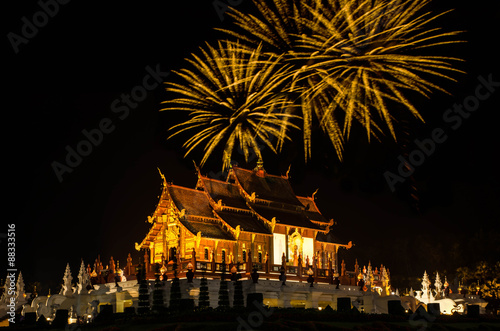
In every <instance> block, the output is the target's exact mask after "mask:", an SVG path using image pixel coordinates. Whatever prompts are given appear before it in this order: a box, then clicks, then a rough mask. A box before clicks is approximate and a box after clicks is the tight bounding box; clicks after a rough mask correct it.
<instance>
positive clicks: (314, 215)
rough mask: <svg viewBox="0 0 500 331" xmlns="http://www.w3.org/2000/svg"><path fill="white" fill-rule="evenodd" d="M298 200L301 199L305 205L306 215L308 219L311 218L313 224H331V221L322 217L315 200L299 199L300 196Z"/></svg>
mask: <svg viewBox="0 0 500 331" xmlns="http://www.w3.org/2000/svg"><path fill="white" fill-rule="evenodd" d="M297 199H299V201H300V202H301V203H302V204H303V205H304V207H305V211H304V213H305V214H306V216H307V218H309V219H310V220H311V221H313V222H319V223H325V224H328V223H329V221H328V220H327V219H326V218H325V217H324V216H323V215H321V213H320V211H319V209H318V207H317V206H316V203H315V202H314V200H313V198H306V197H299V196H298V197H297Z"/></svg>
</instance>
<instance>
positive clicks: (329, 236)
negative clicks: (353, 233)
mask: <svg viewBox="0 0 500 331" xmlns="http://www.w3.org/2000/svg"><path fill="white" fill-rule="evenodd" d="M316 240H317V241H319V242H324V243H330V244H339V245H342V246H347V245H348V243H346V242H344V241H341V240H340V239H339V238H337V237H336V236H335V235H334V234H333V231H331V230H330V232H328V233H326V234H325V233H322V232H318V234H317V235H316Z"/></svg>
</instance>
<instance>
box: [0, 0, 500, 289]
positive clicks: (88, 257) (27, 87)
mask: <svg viewBox="0 0 500 331" xmlns="http://www.w3.org/2000/svg"><path fill="white" fill-rule="evenodd" d="M239 2H241V4H239V5H238V6H237V9H239V10H249V8H250V4H251V3H250V0H242V1H239ZM239 2H238V1H236V2H233V3H239ZM435 2H436V4H434V6H435V7H436V8H435V9H438V10H442V9H450V8H456V10H455V11H454V12H452V13H451V14H449V15H447V16H446V19H444V20H442V21H441V25H442V26H443V27H445V28H446V29H448V30H465V31H466V32H465V33H464V34H463V36H462V37H463V39H465V40H467V41H468V42H467V43H466V44H461V45H458V46H452V47H449V49H447V50H448V51H450V52H451V55H453V56H457V57H462V58H464V59H465V60H466V61H465V62H464V63H462V64H460V65H459V68H460V69H462V70H464V71H466V72H467V73H466V74H462V75H461V74H458V75H456V76H455V77H456V78H457V79H458V83H455V84H450V83H443V84H444V87H446V88H447V89H448V90H449V91H450V93H451V95H445V94H443V93H439V92H436V93H434V94H433V95H432V97H431V99H429V100H421V99H417V101H418V108H419V110H421V112H422V114H423V116H424V118H425V119H426V122H427V123H426V124H425V125H423V124H419V123H416V122H415V121H412V122H410V123H409V124H408V130H409V136H407V138H406V139H407V140H406V141H407V142H408V144H409V147H408V148H409V149H408V151H410V152H411V151H413V150H414V149H415V148H417V147H416V146H415V144H414V140H415V139H419V140H420V141H422V140H424V139H427V138H429V137H431V135H432V132H433V130H435V129H442V130H443V131H444V134H445V135H446V137H447V139H446V141H444V142H443V143H440V144H437V146H436V149H435V151H434V152H433V153H432V154H431V155H430V156H428V157H426V159H425V162H424V163H423V164H422V165H420V166H418V167H416V169H415V172H414V176H413V179H412V180H410V179H408V180H406V181H405V183H401V184H397V185H396V190H395V192H394V193H393V192H391V190H390V188H389V186H388V184H387V183H386V180H385V179H384V173H386V171H391V172H393V173H396V174H397V167H398V165H399V160H398V155H400V154H401V153H402V149H401V148H402V147H401V146H402V145H403V144H404V142H405V140H404V139H403V138H401V140H400V141H399V144H396V143H394V142H391V140H390V139H389V138H382V141H381V142H376V141H375V142H373V143H372V144H370V145H368V144H367V143H366V137H365V135H363V133H362V132H361V131H359V130H358V131H357V130H354V132H353V137H352V138H351V140H350V141H349V142H348V143H347V145H346V152H345V160H344V162H343V163H340V162H339V161H338V160H337V159H336V156H335V153H334V150H333V148H332V147H331V146H330V145H329V144H328V143H322V140H324V139H325V138H322V137H321V136H318V137H315V138H316V140H315V142H317V144H316V145H314V142H313V148H314V146H317V148H316V149H315V150H314V153H313V158H312V160H311V161H310V162H308V163H307V164H305V163H304V161H303V157H302V154H301V151H300V150H297V149H299V148H300V147H297V146H294V145H291V146H289V147H288V148H287V154H286V155H283V156H282V157H280V158H279V159H276V160H274V159H272V158H271V159H269V158H268V159H267V160H269V161H267V160H266V163H265V164H264V167H265V168H266V170H267V171H268V172H270V173H274V174H284V173H285V172H286V170H287V168H288V165H289V164H290V163H291V172H290V174H291V182H292V185H293V187H294V190H295V192H296V194H298V195H309V196H310V195H311V194H312V193H313V192H314V191H315V190H316V189H317V188H319V190H318V193H317V195H316V197H317V200H316V202H317V204H318V206H319V208H320V210H321V211H322V212H323V214H324V215H325V216H326V217H327V218H328V219H330V218H334V219H335V221H336V222H337V223H338V225H337V227H336V229H337V230H338V231H337V236H338V237H340V238H342V240H345V241H349V240H352V241H353V243H354V244H355V246H354V248H352V249H351V250H350V251H348V252H346V251H341V253H340V255H341V257H342V258H345V259H346V263H347V265H348V268H349V269H352V266H351V265H352V264H353V263H354V258H358V259H359V261H360V264H362V265H363V264H367V263H368V260H369V259H371V261H372V263H373V264H375V265H380V264H381V263H383V264H384V265H387V266H388V267H389V268H390V270H391V274H393V275H394V274H400V275H404V276H420V275H421V274H422V273H423V270H424V268H427V264H426V257H425V256H427V255H428V254H431V253H432V254H437V255H439V254H440V252H445V251H449V249H450V247H448V245H449V244H450V243H457V244H459V245H460V246H463V247H465V246H466V245H467V243H468V242H470V241H469V239H468V238H470V237H472V236H474V235H476V234H477V233H481V231H482V233H483V235H484V236H488V234H490V235H491V234H492V233H493V234H494V233H497V234H498V233H499V231H500V226H499V225H498V222H499V220H500V217H499V211H498V207H497V204H498V201H499V197H500V191H499V184H500V179H499V174H498V162H497V159H498V156H497V154H498V151H499V148H498V146H499V143H500V138H499V135H498V133H497V132H498V123H499V121H498V120H499V119H500V116H499V114H498V111H499V107H498V105H499V103H498V100H499V95H500V86H497V87H492V89H496V92H494V91H493V92H491V93H489V97H487V98H485V100H484V101H481V102H480V104H479V105H478V107H477V110H476V111H475V112H473V113H470V117H468V118H466V119H463V120H462V121H461V122H460V123H458V122H454V121H453V122H450V123H446V122H445V120H444V119H443V115H444V114H445V112H446V111H447V110H448V109H450V108H452V107H453V105H454V104H455V103H459V104H461V103H462V102H463V101H464V100H466V99H467V97H469V96H473V95H474V94H475V91H476V87H477V86H478V84H479V83H480V82H479V80H478V76H482V77H484V79H486V80H487V79H488V76H489V75H492V76H491V77H492V78H491V79H492V80H493V81H495V82H500V72H499V71H498V57H499V54H498V51H497V50H496V49H495V47H497V44H498V33H499V32H500V31H499V29H498V21H499V20H500V14H499V13H500V11H499V9H498V8H494V7H493V6H492V5H491V4H490V1H486V0H478V1H474V2H465V3H464V4H459V3H457V2H456V1H451V0H445V1H442V0H439V1H438V0H436V1H435ZM162 3H163V5H159V4H157V3H156V2H154V3H153V2H151V3H150V2H147V3H142V2H141V3H140V4H139V2H132V3H126V2H122V1H120V2H118V1H106V4H103V3H102V2H97V1H91V2H89V1H85V2H82V1H71V2H68V3H67V4H60V5H59V8H58V10H57V12H56V13H54V14H53V15H52V16H53V17H50V18H48V20H47V22H45V24H41V27H39V28H38V32H37V33H36V34H35V33H34V32H33V31H31V33H32V34H33V36H31V37H30V38H27V39H26V40H25V41H26V42H25V43H21V44H20V45H19V46H18V52H17V53H16V52H15V51H14V48H13V47H12V45H11V43H10V42H9V39H8V34H9V33H10V32H13V33H15V34H17V35H22V32H21V30H22V29H23V25H24V24H25V21H26V20H23V17H26V19H27V20H28V21H30V22H33V15H35V16H36V17H41V16H40V15H38V16H37V15H36V13H37V12H39V11H40V10H41V7H40V4H38V3H36V2H34V1H33V2H29V3H25V2H23V4H20V3H19V4H17V3H16V4H15V5H13V4H12V3H9V5H8V7H10V8H8V9H6V10H4V16H5V17H4V19H3V21H5V22H6V23H7V24H4V27H5V30H4V36H5V37H4V46H5V48H4V51H3V54H6V58H4V65H5V67H6V68H5V70H3V71H2V72H4V73H6V75H3V78H4V81H5V84H4V92H5V95H4V98H5V99H6V100H7V102H6V103H4V108H3V110H4V114H6V118H5V117H4V121H3V126H4V130H3V133H4V139H3V141H4V146H5V147H4V154H3V155H4V157H3V163H4V164H6V165H7V168H5V167H4V168H3V169H6V170H4V172H3V176H4V178H5V179H6V181H7V187H6V188H5V189H4V190H5V193H4V195H6V196H7V197H8V200H6V201H5V200H4V201H5V202H4V210H6V211H7V216H4V219H5V220H6V221H5V222H2V224H3V225H2V227H3V229H0V233H5V232H6V231H7V225H6V224H7V223H9V224H10V223H15V224H16V234H17V236H16V240H17V241H16V245H17V267H18V269H19V270H21V271H22V272H23V275H24V278H25V281H26V282H27V283H29V282H33V281H40V282H42V291H43V288H44V286H43V284H47V285H46V286H45V290H46V289H47V288H48V287H49V286H50V287H51V288H52V291H54V290H55V288H56V286H57V285H58V284H59V283H60V281H61V280H62V276H63V273H64V268H65V265H66V263H68V262H69V263H70V266H71V270H72V272H73V277H74V278H76V275H77V273H78V268H79V264H80V259H82V258H83V259H84V261H85V263H86V264H87V263H91V264H92V263H93V261H94V259H95V258H96V257H97V255H98V254H100V255H101V258H102V260H103V264H104V265H106V264H107V261H108V260H109V258H110V256H113V257H114V259H115V260H119V261H120V265H124V264H125V258H126V255H127V253H129V252H130V253H132V254H133V256H134V258H136V259H135V260H134V263H137V262H138V260H137V257H138V254H137V252H135V249H134V242H140V241H141V240H142V238H143V237H144V235H145V234H146V232H147V230H148V223H145V221H146V218H147V216H149V215H151V213H152V212H153V211H154V208H155V206H156V203H157V201H158V196H159V194H160V192H161V179H160V176H159V174H158V171H157V167H159V168H160V169H161V170H162V172H163V173H164V174H165V177H166V178H167V180H169V181H173V182H174V184H178V185H184V186H188V187H194V185H195V182H196V176H195V171H194V167H193V164H192V159H195V160H199V159H200V156H199V154H198V155H196V154H193V155H192V156H190V157H188V158H187V159H183V154H184V152H183V150H181V148H180V141H177V140H169V141H166V137H167V135H168V134H167V132H166V131H167V129H168V127H169V126H170V125H172V124H173V123H176V122H175V121H176V120H178V119H179V118H180V117H179V116H178V115H176V114H168V113H165V112H159V109H160V108H161V104H160V102H161V101H163V100H165V99H166V98H167V97H168V96H167V94H166V92H165V91H164V89H163V87H162V86H161V84H157V85H158V86H157V87H156V88H153V89H152V90H151V91H149V92H148V94H147V96H146V97H145V99H144V100H143V101H141V102H139V103H138V104H137V105H136V106H135V108H133V107H132V106H130V107H128V110H130V112H128V113H125V111H124V110H123V108H121V109H122V111H118V110H117V108H116V107H114V106H113V105H115V106H123V105H124V103H123V102H122V101H121V99H122V95H123V94H130V93H131V91H132V90H133V89H134V88H135V87H137V86H142V85H143V84H144V77H145V76H146V75H148V74H149V73H150V71H154V70H157V71H160V72H162V74H161V75H165V74H164V73H166V72H168V71H169V70H175V69H179V68H181V67H182V66H183V65H184V60H183V58H185V57H187V56H189V54H190V53H191V52H193V51H196V49H197V48H198V47H199V46H201V45H203V44H204V42H205V41H210V42H213V41H215V40H216V38H218V37H223V35H221V34H220V33H218V32H216V31H214V28H216V27H225V28H230V27H232V25H231V24H230V18H229V17H228V16H222V17H223V18H224V20H221V16H220V15H222V13H220V12H219V13H218V11H217V10H216V8H215V6H214V3H215V2H212V1H174V2H172V1H164V2H162ZM219 3H224V1H222V0H221V1H219ZM472 4H475V6H472ZM12 6H15V7H12ZM52 10H53V11H55V9H54V8H53V7H52ZM218 10H219V11H221V9H218ZM42 23H43V22H42ZM28 32H29V31H28ZM172 76H173V75H171V76H169V77H167V78H166V79H167V80H168V79H170V78H171V77H172ZM155 83H156V81H155V80H154V79H149V80H147V84H149V85H148V86H153V85H156V84H155ZM499 84H500V83H499ZM481 91H482V92H483V93H485V91H486V90H484V89H483V90H481ZM117 100H118V101H117ZM467 100H470V98H469V99H467ZM453 124H455V125H454V127H455V128H453V127H452V126H453ZM99 126H103V127H105V131H107V132H108V133H103V135H102V139H101V138H99V139H98V140H99V141H98V143H97V144H95V145H92V150H91V151H90V152H89V153H88V155H87V156H84V157H82V159H81V160H79V161H78V160H73V161H74V162H75V163H74V164H75V166H74V167H73V168H72V172H71V173H68V172H66V173H64V174H63V175H62V181H60V180H59V179H58V178H57V176H56V174H55V172H54V170H53V167H52V164H53V162H59V163H61V164H64V163H65V162H66V161H65V160H66V157H67V154H68V148H71V149H76V148H77V146H78V145H79V144H80V143H81V142H82V141H84V140H86V139H87V138H86V137H85V134H84V133H83V132H84V131H85V130H86V132H94V131H92V130H95V129H96V128H99ZM94 137H97V136H94ZM96 139H97V138H96ZM87 140H88V139H87ZM264 153H266V151H264ZM265 155H266V154H265ZM268 156H269V155H268ZM219 160H220V156H219V155H217V156H216V157H215V158H214V161H213V162H211V163H208V164H207V165H206V166H205V167H204V168H203V169H202V172H203V173H204V174H208V175H212V176H216V177H217V176H220V173H219V171H220V167H221V165H220V162H219ZM255 161H256V160H252V161H251V162H250V163H249V165H248V166H252V167H253V166H254V165H255ZM240 162H241V163H240V164H241V165H242V166H245V164H244V163H243V162H242V161H241V160H240ZM218 178H219V177H218ZM412 183H413V184H414V185H415V187H416V190H412V189H411V188H410V184H412ZM412 193H413V194H414V195H415V196H416V197H417V198H418V201H419V202H418V204H417V205H416V204H415V201H416V200H415V199H414V198H412V197H411V194H412ZM422 238H423V239H422ZM425 238H427V239H425ZM429 238H432V240H431V242H432V243H434V244H435V245H429V244H428V243H429V240H428V239H429ZM0 240H1V241H2V243H1V245H2V250H3V251H4V252H6V251H7V250H6V247H5V238H0ZM424 242H425V243H424ZM477 248H478V252H481V247H477ZM492 249H493V250H495V249H498V245H496V246H495V247H489V248H488V252H489V253H491V250H492ZM405 253H406V254H405ZM5 255H6V254H4V255H3V256H5ZM477 259H478V260H479V259H481V256H480V253H478V257H477ZM2 260H3V261H2V264H1V265H2V266H3V265H4V261H5V260H6V259H5V258H2ZM5 262H6V261H5ZM457 263H458V261H457ZM447 266H448V267H449V268H452V267H455V268H456V266H454V265H453V264H450V263H449V264H447ZM3 270H5V268H2V272H1V273H0V278H4V277H5V274H4V271H3ZM428 271H429V270H428ZM430 271H434V270H430ZM448 271H449V270H448Z"/></svg>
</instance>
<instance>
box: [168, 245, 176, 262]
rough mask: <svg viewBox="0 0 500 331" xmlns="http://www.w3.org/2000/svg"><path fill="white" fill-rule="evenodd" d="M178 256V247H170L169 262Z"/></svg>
mask: <svg viewBox="0 0 500 331" xmlns="http://www.w3.org/2000/svg"><path fill="white" fill-rule="evenodd" d="M176 254H177V247H170V249H169V250H168V260H169V261H172V260H173V259H174V257H175V256H176Z"/></svg>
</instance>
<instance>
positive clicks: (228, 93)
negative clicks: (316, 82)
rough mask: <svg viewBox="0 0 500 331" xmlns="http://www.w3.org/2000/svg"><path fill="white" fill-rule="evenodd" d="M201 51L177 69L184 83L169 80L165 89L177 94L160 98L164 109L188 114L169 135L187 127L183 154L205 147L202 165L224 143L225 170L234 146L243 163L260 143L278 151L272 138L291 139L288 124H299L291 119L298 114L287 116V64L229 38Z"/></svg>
mask: <svg viewBox="0 0 500 331" xmlns="http://www.w3.org/2000/svg"><path fill="white" fill-rule="evenodd" d="M200 51H201V52H202V56H197V55H193V57H194V59H188V62H189V63H190V64H191V65H192V66H193V69H182V70H180V71H177V72H175V73H176V74H177V76H179V77H180V78H181V79H182V80H183V82H182V84H177V83H171V82H170V83H167V89H166V90H167V91H168V92H173V93H174V94H176V95H177V97H176V98H175V99H173V100H169V101H165V102H163V103H164V104H166V107H165V108H164V109H162V110H168V111H171V110H181V111H186V112H188V114H189V116H190V119H189V120H187V121H186V122H183V123H180V124H178V125H175V126H174V127H172V128H171V129H170V130H172V131H174V133H173V134H172V135H171V136H170V138H171V137H173V136H176V135H178V134H181V133H183V132H185V131H188V132H189V138H188V139H187V140H186V142H185V143H184V145H183V147H185V148H186V149H187V152H186V155H188V154H189V153H191V152H192V151H193V149H195V148H196V147H203V149H204V153H205V154H204V156H203V158H202V160H201V162H200V164H201V165H203V164H204V163H205V162H206V161H207V159H208V158H209V156H210V155H211V154H212V152H214V150H215V149H216V147H218V146H222V147H223V157H222V160H223V167H224V168H227V167H229V166H230V161H231V156H232V154H233V152H234V150H235V149H237V148H238V147H239V149H240V150H241V152H242V154H243V156H244V159H245V161H247V160H248V159H249V156H250V154H251V153H254V154H255V155H256V156H257V157H259V158H261V157H262V155H261V146H260V145H261V144H264V145H265V146H266V147H267V148H269V150H271V151H274V152H277V150H276V148H275V145H274V142H273V141H272V139H271V138H278V142H280V141H283V140H285V139H289V137H288V135H287V132H286V131H287V130H288V128H291V127H295V128H298V127H297V126H296V125H293V124H291V123H289V121H290V119H293V118H296V117H297V116H295V115H292V114H290V112H291V109H292V108H293V107H294V105H293V102H292V101H291V100H289V98H288V97H287V96H286V93H283V91H284V88H285V84H286V76H287V75H286V73H287V72H288V68H289V67H290V65H285V64H283V63H282V61H281V57H279V56H271V57H270V56H267V55H264V54H263V53H262V51H261V47H257V48H255V49H252V50H249V49H246V48H244V47H242V46H241V45H240V44H239V43H233V42H229V41H228V42H219V43H218V48H214V47H212V46H210V45H207V49H206V50H205V49H200Z"/></svg>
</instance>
